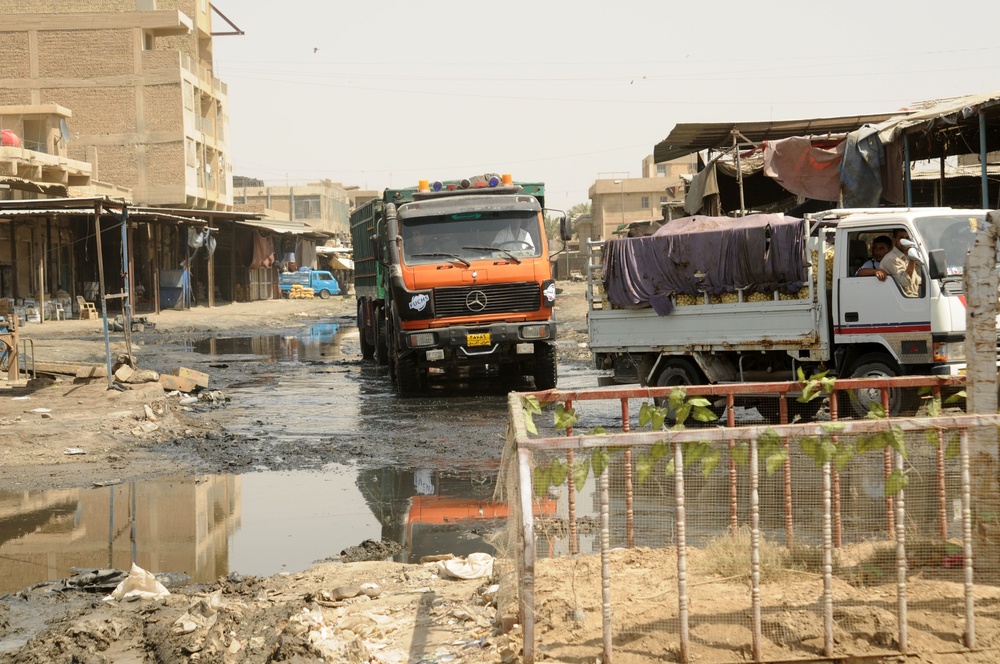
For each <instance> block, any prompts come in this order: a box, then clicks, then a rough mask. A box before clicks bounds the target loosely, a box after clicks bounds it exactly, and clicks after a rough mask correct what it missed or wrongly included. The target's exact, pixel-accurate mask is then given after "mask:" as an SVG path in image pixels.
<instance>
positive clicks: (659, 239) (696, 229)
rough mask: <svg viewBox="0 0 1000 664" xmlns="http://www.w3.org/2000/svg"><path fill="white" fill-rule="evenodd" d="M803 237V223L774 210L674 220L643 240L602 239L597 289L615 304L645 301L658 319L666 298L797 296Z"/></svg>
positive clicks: (667, 307)
mask: <svg viewBox="0 0 1000 664" xmlns="http://www.w3.org/2000/svg"><path fill="white" fill-rule="evenodd" d="M805 239H806V225H805V222H804V221H803V220H802V219H796V218H794V217H786V216H784V215H782V214H756V215H749V216H746V217H741V218H732V217H703V216H697V215H696V216H693V217H683V218H681V219H674V220H672V221H669V222H667V224H666V225H664V226H663V227H662V228H660V229H659V230H658V231H656V233H655V234H654V235H651V236H648V237H632V238H622V239H615V240H608V242H607V243H606V244H605V247H604V290H605V292H606V293H607V295H608V300H609V301H610V302H611V304H613V305H615V306H618V307H646V306H652V307H653V309H654V310H655V311H656V313H658V314H659V315H661V316H665V315H667V314H669V313H670V312H671V311H672V310H673V308H674V305H673V301H672V300H671V296H672V295H682V294H687V295H698V294H700V293H701V292H703V291H704V292H706V293H708V294H709V295H722V294H723V293H735V292H736V290H737V289H738V288H743V289H744V291H743V293H744V295H749V294H751V293H755V292H761V293H771V292H773V291H779V292H782V293H797V292H798V291H799V290H800V289H801V288H802V287H803V286H804V285H805V280H806V265H805V261H804V258H803V250H804V247H805Z"/></svg>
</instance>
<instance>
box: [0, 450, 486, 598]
mask: <svg viewBox="0 0 1000 664" xmlns="http://www.w3.org/2000/svg"><path fill="white" fill-rule="evenodd" d="M493 487H494V479H493V477H492V476H491V475H489V474H487V473H482V474H472V473H466V474H455V473H444V472H437V471H433V470H430V469H426V470H425V469H421V470H401V469H398V468H391V467H386V468H377V469H367V470H364V469H358V468H355V467H349V466H340V465H333V466H330V467H328V468H326V469H325V470H324V471H323V472H320V473H317V472H310V471H289V472H263V473H250V474H246V475H210V476H204V477H197V478H175V479H161V480H157V481H150V482H130V483H125V484H119V485H114V486H109V487H100V488H90V489H64V490H56V491H38V492H4V491H0V559H2V560H3V563H4V564H3V565H2V567H0V570H2V571H0V593H3V592H14V591H17V590H20V589H21V588H24V587H26V586H29V585H32V584H35V583H40V582H44V581H49V580H53V579H60V578H66V577H68V576H71V574H72V568H74V567H76V568H81V567H83V568H88V567H94V568H109V567H110V568H117V569H128V568H129V567H130V565H131V563H132V562H133V561H134V562H136V563H137V564H138V565H139V566H140V567H143V568H144V569H149V570H155V571H157V572H164V573H170V574H171V577H172V578H173V579H174V580H175V582H181V583H183V582H188V581H190V582H196V583H199V582H204V583H208V582H211V581H214V580H215V579H217V578H218V577H220V576H225V575H227V574H229V573H230V572H238V573H240V574H244V575H257V576H269V575H272V574H276V573H279V572H297V571H300V570H303V569H305V568H307V567H308V566H309V565H311V564H312V563H314V562H316V561H318V560H322V559H326V558H332V557H336V556H338V555H339V554H340V553H341V551H343V550H344V549H347V548H348V547H352V546H354V545H357V544H359V543H360V542H362V541H364V540H374V541H376V542H380V541H383V540H385V541H386V542H387V543H394V546H393V547H392V548H393V549H395V550H396V554H395V555H394V556H393V557H394V558H395V559H396V560H399V561H403V562H406V561H416V560H419V558H420V557H421V556H425V555H430V554H436V553H444V552H450V553H455V554H456V555H465V554H468V553H471V552H473V551H485V552H488V553H492V552H493V551H494V548H493V546H492V545H491V544H489V543H488V542H487V541H486V538H488V536H489V535H490V534H491V533H493V532H494V531H496V530H497V529H498V528H500V527H501V526H502V524H503V520H504V517H505V516H506V506H504V505H498V504H495V503H493V501H492V500H491V498H492V495H493Z"/></svg>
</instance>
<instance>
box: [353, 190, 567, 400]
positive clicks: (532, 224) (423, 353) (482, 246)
mask: <svg viewBox="0 0 1000 664" xmlns="http://www.w3.org/2000/svg"><path fill="white" fill-rule="evenodd" d="M543 209H544V185H542V184H541V183H515V182H513V180H512V178H511V177H510V176H509V175H503V176H501V175H491V174H487V175H484V176H477V177H474V178H470V179H465V180H461V181H446V182H441V181H437V182H433V183H431V182H428V181H421V182H420V184H419V185H418V186H417V187H412V188H406V189H386V190H385V192H384V193H383V195H382V197H381V198H379V199H375V200H372V201H369V202H368V203H367V204H365V205H363V206H361V207H359V208H358V209H357V210H355V211H354V213H353V214H352V215H351V237H352V241H353V245H354V247H353V249H354V263H355V272H354V276H355V290H356V293H357V302H358V328H359V333H360V336H361V353H362V356H364V357H365V358H373V359H374V360H375V361H376V362H377V363H378V364H380V365H382V366H388V367H389V368H390V374H391V375H392V377H393V379H394V381H395V384H396V388H397V391H398V392H399V393H400V394H407V393H414V392H417V391H419V390H421V389H422V388H423V387H424V386H425V385H426V384H427V382H428V380H429V379H465V378H471V377H476V376H499V377H508V378H511V379H516V378H518V377H521V376H531V377H532V378H533V379H534V382H535V387H536V388H537V389H550V388H553V387H555V386H556V378H557V368H556V347H555V336H556V325H555V322H554V321H553V319H552V307H553V304H554V303H555V297H556V287H555V281H554V280H553V279H552V270H551V266H550V264H549V250H548V241H547V239H546V237H545V226H544V218H543ZM561 226H562V228H563V230H564V232H565V220H563V223H562V224H561Z"/></svg>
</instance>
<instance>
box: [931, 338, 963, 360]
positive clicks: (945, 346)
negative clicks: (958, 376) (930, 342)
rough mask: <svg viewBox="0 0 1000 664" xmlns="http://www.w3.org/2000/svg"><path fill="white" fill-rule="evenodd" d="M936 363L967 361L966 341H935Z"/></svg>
mask: <svg viewBox="0 0 1000 664" xmlns="http://www.w3.org/2000/svg"><path fill="white" fill-rule="evenodd" d="M934 361H935V362H963V361H965V342H964V341H950V342H949V341H935V342H934Z"/></svg>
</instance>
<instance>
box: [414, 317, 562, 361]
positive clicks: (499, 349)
mask: <svg viewBox="0 0 1000 664" xmlns="http://www.w3.org/2000/svg"><path fill="white" fill-rule="evenodd" d="M555 333H556V324H555V323H554V322H553V321H526V322H523V323H494V324H492V325H476V326H470V327H465V326H455V327H446V328H434V329H427V330H414V331H409V330H403V331H401V332H400V339H399V342H400V347H401V348H407V349H409V350H411V351H414V352H415V353H416V354H417V356H418V357H419V359H420V360H422V361H427V362H440V361H448V360H460V361H461V360H468V361H475V360H477V359H483V360H486V359H487V358H492V361H496V356H497V355H509V354H511V352H512V351H513V354H522V355H528V354H531V353H533V352H534V346H535V344H536V343H539V342H543V343H552V342H553V341H554V340H555Z"/></svg>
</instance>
